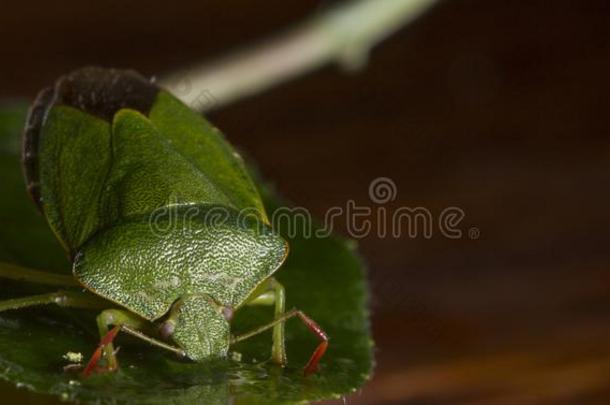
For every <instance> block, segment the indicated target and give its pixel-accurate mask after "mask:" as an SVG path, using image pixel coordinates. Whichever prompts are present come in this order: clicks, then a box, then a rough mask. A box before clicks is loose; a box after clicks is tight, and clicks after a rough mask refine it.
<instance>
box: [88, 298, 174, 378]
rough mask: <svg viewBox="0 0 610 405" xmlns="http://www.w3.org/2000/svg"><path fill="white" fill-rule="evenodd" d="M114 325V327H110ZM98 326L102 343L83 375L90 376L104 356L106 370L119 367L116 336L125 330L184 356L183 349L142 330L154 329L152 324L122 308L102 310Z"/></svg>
mask: <svg viewBox="0 0 610 405" xmlns="http://www.w3.org/2000/svg"><path fill="white" fill-rule="evenodd" d="M111 326H112V328H110V327H111ZM97 327H98V329H99V332H100V336H101V339H100V343H99V345H98V347H97V349H96V350H95V351H94V352H93V355H92V356H91V359H90V360H89V362H88V363H87V366H86V367H85V369H84V371H83V376H85V377H87V376H89V375H90V374H91V373H92V372H93V371H94V370H96V368H97V363H98V362H99V360H100V359H101V358H102V356H103V357H104V359H105V360H106V367H105V371H114V370H116V369H117V367H118V361H117V359H116V352H115V350H114V344H113V343H112V342H113V341H114V338H115V337H116V335H117V334H118V333H119V332H120V331H123V332H125V333H128V334H130V335H132V336H135V337H137V338H140V339H142V340H144V341H146V342H148V343H150V344H152V345H154V346H157V347H160V348H162V349H166V350H169V351H173V352H174V353H176V354H178V355H180V356H184V352H183V350H182V349H180V348H177V347H174V346H171V345H168V344H167V343H164V342H162V341H160V340H157V339H155V338H152V337H150V336H149V335H147V334H145V333H143V332H141V330H147V329H150V331H151V332H153V331H152V324H151V323H150V322H149V321H147V320H145V319H143V318H140V317H139V316H137V315H135V314H132V313H130V312H127V311H124V310H120V309H107V310H105V311H102V312H101V313H100V314H99V315H98V317H97Z"/></svg>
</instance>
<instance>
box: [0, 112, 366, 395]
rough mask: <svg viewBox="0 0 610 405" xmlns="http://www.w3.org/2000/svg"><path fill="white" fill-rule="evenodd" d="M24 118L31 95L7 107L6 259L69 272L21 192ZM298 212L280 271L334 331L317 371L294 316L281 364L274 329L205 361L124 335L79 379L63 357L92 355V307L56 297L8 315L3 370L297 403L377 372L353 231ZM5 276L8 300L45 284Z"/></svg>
mask: <svg viewBox="0 0 610 405" xmlns="http://www.w3.org/2000/svg"><path fill="white" fill-rule="evenodd" d="M24 117H25V106H24V105H13V106H10V107H5V108H3V109H1V110H0V172H1V173H2V180H3V181H2V184H3V186H2V187H3V189H2V193H1V194H0V260H1V261H8V262H12V263H15V264H20V265H25V266H30V267H33V268H36V269H44V270H49V271H55V272H64V273H66V274H69V273H70V265H69V263H68V261H67V258H66V257H65V254H64V253H63V251H62V248H61V247H60V245H59V243H58V242H57V241H56V240H55V238H54V236H53V234H52V233H51V231H50V230H49V228H48V226H47V224H46V223H45V220H44V218H43V217H42V216H41V215H40V214H38V213H37V212H36V210H35V209H34V206H33V204H32V202H31V201H28V197H27V195H26V193H25V188H24V184H23V179H22V174H21V169H20V165H19V140H18V136H19V133H20V131H21V126H22V125H23V124H22V123H23V122H24ZM262 191H263V194H264V198H265V201H266V205H267V207H268V209H269V212H270V214H271V213H272V212H273V211H274V210H277V209H280V207H281V204H280V202H279V201H280V200H279V199H278V198H277V196H275V195H274V194H273V193H271V192H270V191H269V190H268V189H267V188H266V187H263V190H262ZM289 215H292V214H289ZM292 222H293V223H295V224H298V226H299V227H298V228H296V229H291V230H290V231H291V232H290V233H292V234H294V235H298V236H291V235H284V236H285V237H286V238H287V239H288V240H289V242H290V245H291V251H290V255H289V258H288V261H287V263H286V264H285V265H284V266H283V268H282V269H281V270H280V271H279V272H278V273H277V276H278V277H277V278H278V279H279V280H280V281H281V282H282V283H283V284H284V286H285V287H286V291H287V306H288V308H291V307H297V308H299V309H302V310H303V311H305V312H306V313H307V314H309V315H310V316H311V317H312V318H313V319H315V320H316V321H317V322H318V323H319V324H320V325H321V326H322V327H323V328H324V329H325V330H326V332H327V333H328V335H329V336H330V347H329V349H328V352H327V354H326V356H325V357H324V358H323V360H322V363H321V368H320V371H319V373H317V374H314V375H312V376H309V377H304V376H303V373H302V367H303V365H304V364H305V363H306V362H307V359H308V357H309V355H310V354H311V352H312V350H313V349H314V348H315V346H316V343H317V342H316V339H315V338H314V337H313V336H312V335H311V333H310V332H309V331H307V329H306V328H305V327H304V326H303V325H301V324H300V323H299V322H298V321H297V320H291V321H289V322H288V323H287V325H286V339H287V340H286V344H287V349H288V367H287V368H285V369H280V368H278V367H277V366H274V365H271V364H270V363H269V362H266V360H267V359H268V358H269V357H270V349H271V336H270V333H264V334H261V335H259V336H256V337H254V338H252V339H251V340H248V341H244V342H242V343H240V344H238V345H237V346H236V347H235V348H234V349H235V352H234V353H233V358H232V359H230V360H218V361H213V362H207V363H203V364H195V363H190V362H184V361H180V360H178V359H176V358H174V357H173V356H172V355H171V354H168V353H165V352H163V351H161V350H158V349H154V348H150V347H148V346H146V345H143V344H142V343H139V342H137V341H135V340H133V339H131V338H129V337H125V336H122V337H120V339H119V341H118V343H119V345H120V346H122V349H121V352H120V354H119V361H120V364H121V369H120V371H119V372H117V373H115V374H107V375H96V376H93V377H91V378H89V379H87V380H83V379H81V378H80V377H79V376H78V374H75V373H71V372H64V371H63V366H65V365H66V364H68V363H67V361H66V360H64V359H63V358H62V356H63V355H64V354H66V353H67V352H74V353H82V354H83V356H85V357H87V356H89V355H90V354H91V352H92V350H93V349H94V348H95V346H96V344H97V341H98V337H97V336H96V330H95V322H94V317H95V313H93V312H90V311H81V310H79V311H75V310H67V309H59V308H55V307H48V308H36V309H28V310H21V311H12V312H4V313H1V314H0V377H1V378H2V379H4V380H6V381H9V382H11V383H12V384H14V385H16V386H17V387H22V388H26V389H28V390H30V391H32V392H36V393H39V394H50V395H53V396H55V397H59V398H61V399H64V400H79V401H83V402H92V401H101V402H119V403H121V402H130V403H132V402H138V403H163V404H166V403H176V404H183V403H184V404H186V403H227V402H229V401H234V402H235V403H238V404H239V403H291V402H307V401H314V400H320V399H325V398H338V397H341V396H343V395H347V394H349V393H351V392H354V391H355V390H357V389H358V388H359V387H360V386H361V385H362V384H363V383H364V382H365V381H366V380H367V379H368V378H369V376H370V373H371V368H372V360H373V359H372V341H371V336H370V329H369V321H368V312H367V306H366V305H367V288H366V283H365V280H364V275H363V266H362V262H361V260H360V258H359V257H358V255H357V254H356V253H355V251H354V244H353V243H352V242H350V241H346V240H343V239H340V238H337V237H319V238H318V237H309V238H308V237H306V236H307V235H306V232H305V229H304V228H303V227H304V226H306V224H303V223H302V222H301V221H292ZM314 229H315V226H314ZM280 231H281V230H280ZM0 285H1V286H2V287H1V288H0V299H5V298H9V297H16V296H24V295H25V294H28V293H33V292H39V291H40V290H41V288H40V287H31V286H27V285H23V284H18V283H16V282H10V281H6V280H0ZM47 290H48V288H47ZM272 316H273V314H272V309H271V308H265V307H256V308H245V309H243V310H241V311H240V312H239V313H238V314H237V316H236V319H235V321H234V323H233V325H232V327H233V329H234V331H237V332H238V331H245V330H249V329H250V328H251V327H254V326H258V325H261V324H263V323H265V322H267V321H269V320H270V319H271V318H272ZM0 390H1V391H0V393H1V394H2V397H3V398H7V396H8V395H15V392H12V393H11V392H10V390H11V388H10V386H8V385H0ZM5 391H8V392H5ZM48 398H49V397H45V396H43V395H36V397H35V399H36V401H37V402H39V403H48V401H49V399H48ZM45 401H46V402H45Z"/></svg>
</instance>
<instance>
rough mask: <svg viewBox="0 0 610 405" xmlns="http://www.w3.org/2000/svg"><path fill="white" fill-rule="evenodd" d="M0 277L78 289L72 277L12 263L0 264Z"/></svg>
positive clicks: (77, 284)
mask: <svg viewBox="0 0 610 405" xmlns="http://www.w3.org/2000/svg"><path fill="white" fill-rule="evenodd" d="M0 277H2V278H7V279H10V280H17V281H23V282H27V283H35V284H46V285H57V286H64V287H80V284H79V283H78V281H76V279H75V278H74V277H72V276H65V275H62V274H56V273H51V272H46V271H40V270H33V269H29V268H26V267H22V266H18V265H16V264H12V263H3V262H0Z"/></svg>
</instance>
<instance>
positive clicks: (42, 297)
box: [0, 291, 108, 312]
mask: <svg viewBox="0 0 610 405" xmlns="http://www.w3.org/2000/svg"><path fill="white" fill-rule="evenodd" d="M48 304H55V305H58V306H60V307H73V308H90V309H96V308H103V306H104V305H108V303H107V302H106V301H104V300H100V299H99V298H97V297H95V296H92V295H90V294H86V293H81V292H75V291H58V292H53V293H48V294H39V295H30V296H28V297H20V298H12V299H8V300H5V301H0V312H2V311H8V310H12V309H20V308H27V307H33V306H38V305H48Z"/></svg>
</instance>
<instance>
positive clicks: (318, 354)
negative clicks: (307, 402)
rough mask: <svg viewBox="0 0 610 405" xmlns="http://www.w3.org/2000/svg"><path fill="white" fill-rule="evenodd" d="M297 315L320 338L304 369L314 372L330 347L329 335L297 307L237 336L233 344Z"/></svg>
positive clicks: (305, 371) (308, 372) (307, 371)
mask: <svg viewBox="0 0 610 405" xmlns="http://www.w3.org/2000/svg"><path fill="white" fill-rule="evenodd" d="M295 316H296V317H298V318H299V319H300V320H301V321H302V322H303V323H304V324H305V326H307V329H309V330H310V331H311V332H312V333H314V334H315V335H316V337H317V338H318V339H319V340H320V343H319V344H318V346H317V347H316V350H314V352H313V353H312V355H311V357H310V358H309V361H308V362H307V365H306V366H305V369H304V373H305V375H309V374H311V373H314V372H315V371H316V370H317V368H318V363H319V362H320V359H321V358H322V356H323V355H324V352H326V349H327V348H328V335H326V332H324V331H323V330H322V328H321V327H320V326H319V325H318V324H317V323H316V322H315V321H314V320H313V319H311V318H310V317H308V316H307V315H305V313H303V312H302V311H299V310H297V309H292V310H290V311H288V312H286V313H284V314H283V315H282V316H280V317H278V318H276V319H275V320H273V321H271V322H269V323H268V324H266V325H263V326H260V327H258V328H256V329H254V330H251V331H250V332H246V333H244V334H242V335H239V336H235V337H234V338H233V339H232V340H231V344H235V343H238V342H241V341H242V340H246V339H249V338H251V337H252V336H255V335H258V334H259V333H261V332H264V331H266V330H268V329H270V328H273V327H274V326H275V325H277V324H278V323H284V322H286V321H287V320H288V319H290V318H292V317H295Z"/></svg>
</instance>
